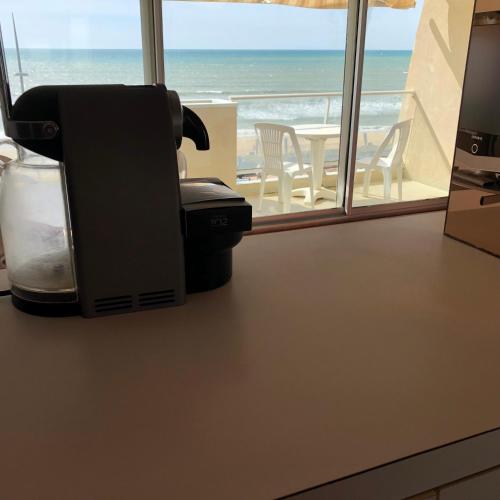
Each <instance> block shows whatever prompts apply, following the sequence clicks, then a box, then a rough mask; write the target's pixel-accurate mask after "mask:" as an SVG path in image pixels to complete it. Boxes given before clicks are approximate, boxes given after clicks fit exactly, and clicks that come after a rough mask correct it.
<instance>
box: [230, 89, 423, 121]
mask: <svg viewBox="0 0 500 500" xmlns="http://www.w3.org/2000/svg"><path fill="white" fill-rule="evenodd" d="M342 95H343V93H342V92H296V93H286V94H246V95H243V94H242V95H231V96H229V98H228V99H229V100H230V101H234V102H240V101H251V100H263V99H304V98H315V97H318V98H320V97H324V98H325V112H324V116H323V123H328V117H329V115H330V108H331V103H332V98H333V97H342ZM361 95H362V96H389V95H411V96H415V92H414V91H413V90H369V91H363V92H361Z"/></svg>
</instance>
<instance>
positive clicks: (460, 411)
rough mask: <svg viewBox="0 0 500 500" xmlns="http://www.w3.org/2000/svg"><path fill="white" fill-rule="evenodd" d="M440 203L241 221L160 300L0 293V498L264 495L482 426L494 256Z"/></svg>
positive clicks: (489, 405) (498, 334) (498, 401)
mask: <svg viewBox="0 0 500 500" xmlns="http://www.w3.org/2000/svg"><path fill="white" fill-rule="evenodd" d="M443 221H444V214H443V213H432V214H425V215H416V216H406V217H399V218H392V219H380V220H374V221H366V222H357V223H350V224H341V225H336V226H327V227H322V228H316V229H306V230H301V231H290V232H286V233H277V234H269V235H257V236H250V237H247V238H245V239H244V241H243V242H242V243H241V244H240V245H239V246H238V247H237V249H236V251H235V273H234V278H233V281H232V282H231V283H230V284H229V285H227V286H225V287H223V288H221V289H219V290H216V291H213V292H210V293H205V294H198V295H193V296H189V297H188V303H187V304H186V305H185V306H182V307H177V308H172V309H163V310H156V311H149V312H144V313H134V314H129V315H122V316H113V317H106V318H100V319H93V320H85V319H82V318H79V317H75V318H65V319H47V318H37V317H33V316H28V315H25V314H23V313H21V312H18V311H16V310H15V309H14V308H13V307H12V306H11V304H10V302H9V300H8V299H6V298H4V299H0V401H1V408H0V450H1V451H0V485H1V486H0V487H1V491H2V492H3V493H2V495H3V497H4V498H8V499H9V500H26V499H32V498H33V499H34V498H36V499H37V500H54V499H71V500H89V499H92V500H113V499H120V500H128V499H130V500H132V499H133V500H137V499H147V500H154V499H162V500H163V499H166V498H169V499H170V498H172V499H174V498H175V499H184V498H186V499H198V498H214V499H215V498H216V499H226V498H227V499H235V498H238V499H246V498H248V499H257V498H266V499H268V498H275V497H277V496H280V495H285V494H290V493H293V492H295V491H298V490H302V489H304V488H308V487H311V486H314V485H318V484H320V483H324V482H327V481H332V480H334V479H338V478H341V477H345V476H347V475H350V474H353V473H356V472H359V471H363V470H366V469H368V468H371V467H374V466H376V465H380V464H383V463H386V462H389V461H392V460H396V459H399V458H402V457H405V456H408V455H410V454H413V453H417V452H421V451H425V450H428V449H430V448H433V447H435V446H439V445H442V444H445V443H449V442H451V441H454V440H457V439H462V438H465V437H467V436H471V435H473V434H477V433H479V432H483V431H486V430H488V429H492V428H496V427H499V426H500V398H499V397H498V380H500V362H499V359H500V317H499V316H498V298H499V297H500V265H499V260H498V259H496V258H495V257H492V256H490V255H487V254H485V253H482V252H480V251H478V250H475V249H473V248H471V247H468V246H466V245H464V244H461V243H459V242H456V241H454V240H452V239H449V238H447V237H445V236H443V235H442V229H443Z"/></svg>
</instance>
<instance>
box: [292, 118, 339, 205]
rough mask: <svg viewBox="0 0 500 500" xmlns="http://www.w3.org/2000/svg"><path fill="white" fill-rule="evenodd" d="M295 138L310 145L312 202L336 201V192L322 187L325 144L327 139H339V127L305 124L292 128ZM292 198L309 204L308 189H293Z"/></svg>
mask: <svg viewBox="0 0 500 500" xmlns="http://www.w3.org/2000/svg"><path fill="white" fill-rule="evenodd" d="M293 128H294V129H295V133H296V135H297V137H302V138H304V139H307V140H308V141H310V143H311V167H312V171H313V186H314V201H316V200H318V199H320V198H324V199H327V200H334V201H336V200H337V192H336V191H333V190H332V189H327V188H325V187H323V185H322V184H323V171H324V165H325V142H326V141H327V139H333V138H335V137H340V125H331V124H317V123H316V124H307V125H296V126H294V127H293ZM292 194H293V195H294V196H304V197H305V201H306V202H309V203H310V201H311V200H310V199H309V198H310V194H309V189H308V188H300V189H294V190H293V191H292Z"/></svg>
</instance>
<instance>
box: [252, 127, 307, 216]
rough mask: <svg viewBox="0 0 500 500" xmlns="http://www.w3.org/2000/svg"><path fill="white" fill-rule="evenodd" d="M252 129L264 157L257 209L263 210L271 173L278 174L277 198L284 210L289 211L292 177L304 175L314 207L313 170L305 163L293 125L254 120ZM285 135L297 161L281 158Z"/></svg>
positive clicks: (276, 175)
mask: <svg viewBox="0 0 500 500" xmlns="http://www.w3.org/2000/svg"><path fill="white" fill-rule="evenodd" d="M255 131H256V133H257V137H258V138H259V140H260V144H261V147H262V156H263V159H264V164H263V165H262V170H261V177H260V193H259V210H262V201H263V198H264V190H265V186H266V180H267V177H268V176H270V175H272V176H275V177H277V178H278V199H279V201H280V203H282V204H283V211H284V212H285V213H286V212H289V211H290V204H291V201H292V187H293V180H294V179H295V178H296V177H298V176H303V175H306V176H307V177H308V178H309V189H310V193H311V207H312V208H314V185H313V172H312V168H311V166H310V165H307V166H304V161H303V159H302V151H301V149H300V145H299V141H298V140H297V136H296V135H295V129H294V128H293V127H287V126H286V125H277V124H274V123H256V124H255ZM286 137H289V138H290V142H291V145H292V148H293V150H294V153H295V158H296V160H297V163H292V162H287V161H285V160H284V158H283V143H284V139H285V138H286Z"/></svg>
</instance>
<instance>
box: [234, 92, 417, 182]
mask: <svg viewBox="0 0 500 500" xmlns="http://www.w3.org/2000/svg"><path fill="white" fill-rule="evenodd" d="M342 95H343V93H342V92H297V93H279V94H278V93H276V94H242V95H231V96H229V97H228V100H229V101H232V102H236V103H239V102H245V101H257V100H282V99H315V98H318V99H321V98H324V100H325V104H324V111H323V118H322V122H323V123H324V124H326V123H328V122H329V119H330V113H331V107H332V100H333V99H336V98H337V99H338V98H342ZM361 95H362V96H363V97H365V96H366V97H377V96H378V97H387V96H405V95H408V96H411V97H414V98H415V101H416V102H417V101H418V100H417V99H416V95H415V92H414V91H413V90H373V91H363V92H362V93H361ZM417 105H418V102H417ZM361 118H363V114H362V113H361ZM263 121H265V120H263ZM387 128H388V125H382V124H381V125H380V126H377V125H374V126H373V129H372V132H381V131H385V130H386V129H387ZM361 137H363V139H364V145H365V146H367V145H368V138H367V132H366V131H365V132H364V133H362V134H361ZM255 141H256V142H255V149H254V151H255V156H258V141H257V138H255ZM259 171H260V169H259V168H258V167H254V168H242V167H238V171H237V177H238V178H239V179H240V180H243V178H247V179H248V178H251V177H252V176H253V175H256V174H258V172H259Z"/></svg>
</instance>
